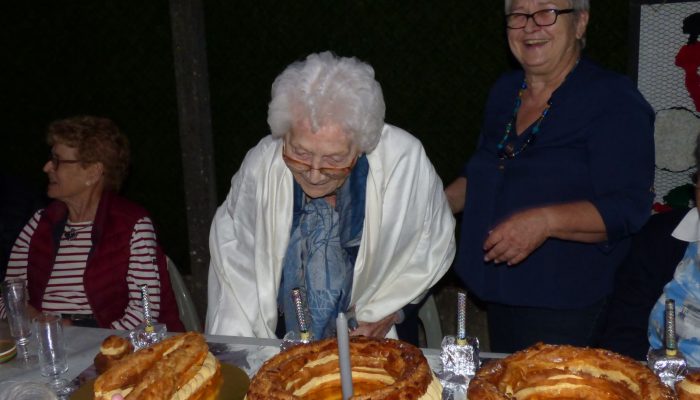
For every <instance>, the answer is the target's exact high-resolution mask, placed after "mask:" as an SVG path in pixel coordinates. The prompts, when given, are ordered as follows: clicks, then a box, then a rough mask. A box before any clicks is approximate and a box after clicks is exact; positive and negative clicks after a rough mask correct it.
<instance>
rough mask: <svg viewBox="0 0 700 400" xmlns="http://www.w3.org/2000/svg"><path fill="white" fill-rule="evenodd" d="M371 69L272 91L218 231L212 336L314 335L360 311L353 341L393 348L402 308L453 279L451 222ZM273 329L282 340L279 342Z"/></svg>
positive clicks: (285, 77)
mask: <svg viewBox="0 0 700 400" xmlns="http://www.w3.org/2000/svg"><path fill="white" fill-rule="evenodd" d="M384 113H385V105H384V100H383V96H382V90H381V87H380V85H379V83H378V82H377V81H376V80H375V79H374V71H373V69H372V67H370V66H369V65H367V64H365V63H362V62H360V61H358V60H357V59H355V58H340V57H337V56H335V55H333V54H331V53H329V52H325V53H320V54H312V55H310V56H308V58H306V60H304V61H301V62H297V63H294V64H292V65H290V66H289V67H287V69H286V70H285V71H284V72H282V74H281V75H280V76H278V77H277V79H276V80H275V82H274V84H273V86H272V101H271V102H270V105H269V111H268V124H269V125H270V128H271V135H270V136H267V137H265V138H263V139H262V140H261V141H260V142H259V143H258V145H257V146H255V147H254V148H253V149H251V150H250V151H249V152H248V154H247V155H246V157H245V159H244V160H243V163H242V165H241V167H240V169H239V170H238V172H237V173H236V174H235V175H234V176H233V179H232V181H231V190H230V192H229V194H228V196H227V198H226V200H225V202H224V203H223V204H222V205H221V207H219V209H218V211H217V212H216V216H215V217H214V221H213V224H212V228H211V234H210V251H211V265H210V269H209V309H208V312H207V323H206V329H207V332H208V333H212V334H225V335H237V336H254V337H263V338H272V337H275V336H281V335H283V334H284V333H285V332H289V331H298V329H299V328H298V326H297V325H298V324H297V319H296V316H295V308H294V302H293V300H292V296H291V293H292V290H293V289H295V288H300V289H301V290H302V293H303V295H304V297H305V300H306V301H305V304H306V306H307V307H306V308H307V309H306V314H307V318H308V319H310V321H307V322H308V323H309V326H310V330H311V332H312V334H313V335H314V337H316V338H323V337H327V336H330V335H332V334H333V333H334V327H335V319H336V317H337V315H338V313H340V312H354V314H355V316H356V320H357V323H358V327H357V329H355V330H354V331H353V332H352V334H356V335H366V336H374V337H385V336H387V337H396V333H395V330H394V324H396V323H398V322H400V321H401V320H402V315H403V312H402V309H403V308H404V307H406V306H407V305H409V304H411V303H417V302H419V301H420V300H421V298H422V297H423V296H424V295H425V294H426V292H427V291H428V289H430V287H432V286H433V285H434V284H435V283H437V282H438V280H439V279H440V278H441V277H442V275H443V274H444V273H445V272H446V271H447V269H448V268H449V266H450V263H451V262H452V259H453V256H454V252H455V242H454V219H453V217H452V214H451V212H450V209H449V206H448V203H447V200H446V197H445V195H444V193H443V188H442V182H441V181H440V178H439V177H438V176H437V174H436V172H435V170H434V168H433V166H432V164H431V163H430V161H429V160H428V158H427V156H426V154H425V152H424V150H423V147H422V146H421V144H420V142H419V141H418V140H417V139H416V138H414V137H413V136H411V135H410V134H408V133H407V132H405V131H403V130H401V129H399V128H396V127H394V126H391V125H387V124H385V123H384ZM276 332H277V334H276Z"/></svg>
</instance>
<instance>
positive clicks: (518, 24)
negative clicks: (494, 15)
mask: <svg viewBox="0 0 700 400" xmlns="http://www.w3.org/2000/svg"><path fill="white" fill-rule="evenodd" d="M572 12H574V9H573V8H567V9H564V10H556V9H553V8H551V9H546V10H539V11H535V12H534V13H532V14H525V13H511V14H506V26H508V29H523V28H524V27H525V25H527V20H528V19H530V18H532V20H533V21H535V25H537V26H550V25H554V24H555V23H556V22H557V17H558V16H559V15H560V14H569V13H572Z"/></svg>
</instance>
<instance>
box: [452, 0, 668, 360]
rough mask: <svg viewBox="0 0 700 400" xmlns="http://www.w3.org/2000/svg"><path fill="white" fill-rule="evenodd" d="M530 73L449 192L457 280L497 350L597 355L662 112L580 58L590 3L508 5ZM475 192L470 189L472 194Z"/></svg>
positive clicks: (488, 124)
mask: <svg viewBox="0 0 700 400" xmlns="http://www.w3.org/2000/svg"><path fill="white" fill-rule="evenodd" d="M505 10H506V24H507V36H508V43H509V45H510V49H511V51H512V53H513V55H514V56H515V58H516V59H517V60H518V62H519V63H520V65H521V66H522V70H518V71H513V72H509V73H506V74H505V75H503V76H502V77H501V78H500V79H499V80H498V81H497V82H496V83H495V85H494V86H493V87H492V89H491V92H490V94H489V97H488V102H487V104H486V108H485V115H484V121H483V126H482V130H481V134H480V139H479V144H478V147H477V149H476V151H475V152H474V154H473V155H472V157H471V159H470V160H469V162H468V163H467V164H466V166H465V169H464V171H463V176H462V177H460V178H458V179H457V180H456V181H455V182H453V183H452V184H451V185H450V186H449V187H448V188H447V189H446V193H447V195H448V199H449V200H450V206H451V207H452V210H453V212H455V213H457V212H461V211H463V217H462V233H461V243H460V249H459V253H458V261H457V266H456V268H457V273H458V275H459V276H460V277H461V278H462V279H463V280H464V282H465V284H466V285H467V287H468V288H469V289H470V290H471V291H472V293H473V294H475V295H476V296H477V297H479V298H480V299H481V300H483V301H484V302H485V303H486V307H487V312H488V319H489V334H490V339H491V350H492V351H498V352H513V351H517V350H520V349H522V348H525V347H527V346H530V345H532V344H534V343H535V342H537V341H543V342H546V343H555V344H557V343H558V344H564V343H565V344H573V345H579V346H585V345H592V344H594V343H595V339H596V335H597V333H598V329H599V327H600V323H601V321H602V320H603V317H604V313H605V310H606V305H607V297H608V295H609V294H610V293H611V291H612V285H613V277H614V274H615V269H616V268H617V266H618V265H619V263H620V261H621V260H622V258H623V257H624V256H625V253H626V252H627V249H628V246H629V237H630V235H631V234H633V233H634V232H635V231H637V230H638V229H639V228H640V227H641V226H642V225H643V224H644V222H645V221H646V220H647V218H648V217H649V215H650V211H651V204H652V199H653V194H652V184H653V172H654V143H653V123H654V113H653V110H652V109H651V107H650V106H649V104H648V103H647V102H646V101H645V100H644V98H643V97H642V95H641V94H640V93H639V92H638V91H637V89H636V88H635V86H634V85H633V84H632V82H631V81H630V80H628V79H627V78H625V77H623V76H620V75H618V74H616V73H613V72H611V71H607V70H605V69H603V68H601V67H600V66H598V65H596V64H595V63H593V62H592V61H590V60H588V59H586V58H585V57H582V55H581V51H582V48H583V45H584V40H585V33H586V26H587V24H588V19H589V1H588V0H506V1H505ZM467 183H468V185H467Z"/></svg>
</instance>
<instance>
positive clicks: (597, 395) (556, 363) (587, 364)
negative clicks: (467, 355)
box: [467, 343, 676, 400]
mask: <svg viewBox="0 0 700 400" xmlns="http://www.w3.org/2000/svg"><path fill="white" fill-rule="evenodd" d="M467 396H468V398H469V399H479V400H504V399H517V400H533V399H537V400H544V399H562V398H565V399H591V400H592V399H596V400H598V399H599V400H666V399H669V400H671V399H675V398H676V397H675V395H674V394H673V391H672V390H671V389H670V388H668V387H667V386H665V385H664V384H663V383H662V382H661V381H660V380H659V379H658V377H657V376H656V375H654V373H653V372H652V371H651V370H650V369H648V368H647V367H646V366H645V365H644V364H642V363H640V362H638V361H635V360H632V359H631V358H628V357H625V356H622V355H620V354H617V353H613V352H611V351H607V350H602V349H590V348H581V347H574V346H563V345H562V346H557V345H545V344H542V343H539V344H536V345H534V346H532V347H530V348H528V349H525V350H523V351H519V352H517V353H513V354H512V355H510V356H508V357H506V358H504V359H501V360H493V361H491V362H489V363H487V364H486V365H484V366H483V367H482V368H481V369H480V370H479V371H478V372H477V374H476V376H475V377H474V379H472V381H471V382H470V383H469V390H468V392H467Z"/></svg>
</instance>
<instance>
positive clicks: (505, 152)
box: [496, 79, 552, 160]
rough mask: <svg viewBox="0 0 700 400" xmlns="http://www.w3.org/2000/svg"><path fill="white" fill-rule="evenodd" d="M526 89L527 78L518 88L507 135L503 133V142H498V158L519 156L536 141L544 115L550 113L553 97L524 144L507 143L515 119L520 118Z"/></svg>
mask: <svg viewBox="0 0 700 400" xmlns="http://www.w3.org/2000/svg"><path fill="white" fill-rule="evenodd" d="M525 89H527V83H525V79H523V83H522V85H520V89H519V90H518V97H517V98H516V99H515V107H513V116H511V117H510V120H509V121H508V123H507V124H506V133H505V135H503V139H501V142H500V143H498V146H496V149H497V150H498V153H497V154H498V158H500V159H501V160H503V159H506V158H511V159H512V158H515V157H517V155H518V154H520V153H522V152H523V151H524V150H525V149H526V148H527V146H529V145H530V144H532V143H534V141H535V136H537V133H539V131H540V124H542V120H543V119H544V117H546V116H547V113H549V108H550V107H551V106H552V99H551V98H550V99H549V100H547V106H545V108H544V110H542V114H541V115H540V117H539V118H537V121H536V122H535V126H533V127H532V130H531V131H530V133H529V134H528V135H527V138H526V139H525V142H524V143H523V144H522V146H520V148H519V149H515V146H513V143H512V142H509V143H506V141H507V140H508V137H509V136H510V132H511V130H512V129H513V123H515V120H516V119H517V118H518V110H520V105H521V104H522V102H523V92H525Z"/></svg>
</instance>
